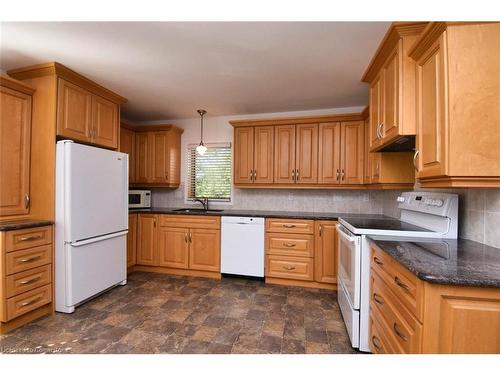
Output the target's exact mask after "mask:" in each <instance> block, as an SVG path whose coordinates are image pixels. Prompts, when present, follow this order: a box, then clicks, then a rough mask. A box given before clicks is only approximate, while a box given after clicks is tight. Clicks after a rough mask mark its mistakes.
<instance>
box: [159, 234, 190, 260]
mask: <svg viewBox="0 0 500 375" xmlns="http://www.w3.org/2000/svg"><path fill="white" fill-rule="evenodd" d="M188 232H189V229H186V228H168V227H160V228H159V229H158V249H159V266H160V267H171V268H182V269H187V268H189V261H188V259H189V239H188V238H189V237H188V234H189V233H188Z"/></svg>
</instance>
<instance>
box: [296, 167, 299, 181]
mask: <svg viewBox="0 0 500 375" xmlns="http://www.w3.org/2000/svg"><path fill="white" fill-rule="evenodd" d="M295 176H296V181H298V180H299V170H298V169H296V170H295Z"/></svg>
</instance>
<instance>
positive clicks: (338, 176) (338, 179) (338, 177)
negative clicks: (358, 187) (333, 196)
mask: <svg viewBox="0 0 500 375" xmlns="http://www.w3.org/2000/svg"><path fill="white" fill-rule="evenodd" d="M336 179H337V181H340V169H337V178H336Z"/></svg>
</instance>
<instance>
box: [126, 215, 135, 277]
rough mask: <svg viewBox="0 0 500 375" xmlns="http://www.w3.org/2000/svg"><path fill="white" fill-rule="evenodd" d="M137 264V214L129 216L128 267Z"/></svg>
mask: <svg viewBox="0 0 500 375" xmlns="http://www.w3.org/2000/svg"><path fill="white" fill-rule="evenodd" d="M136 263H137V214H129V215H128V233H127V267H132V266H135V264H136Z"/></svg>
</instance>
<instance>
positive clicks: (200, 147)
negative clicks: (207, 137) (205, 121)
mask: <svg viewBox="0 0 500 375" xmlns="http://www.w3.org/2000/svg"><path fill="white" fill-rule="evenodd" d="M206 151H207V148H206V147H205V145H204V144H203V143H200V144H199V145H198V146H197V147H196V152H197V153H198V154H199V155H204V154H205V152H206Z"/></svg>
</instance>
